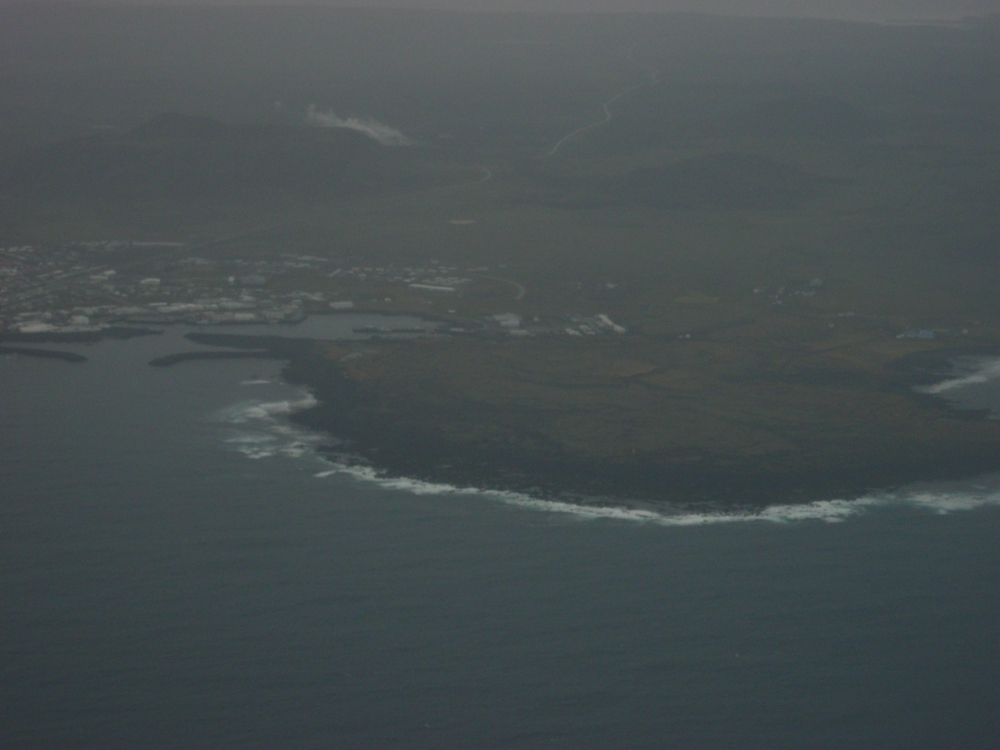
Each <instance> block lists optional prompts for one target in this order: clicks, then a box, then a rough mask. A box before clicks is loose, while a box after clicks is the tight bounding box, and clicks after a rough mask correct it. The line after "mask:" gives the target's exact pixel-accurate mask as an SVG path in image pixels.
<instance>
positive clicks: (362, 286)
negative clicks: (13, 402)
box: [0, 4, 1000, 503]
mask: <svg viewBox="0 0 1000 750" xmlns="http://www.w3.org/2000/svg"><path fill="white" fill-rule="evenodd" d="M490 7H494V6H490ZM497 7H499V6H497ZM553 7H554V6H553ZM706 7H707V6H706ZM743 7H746V6H743ZM769 7H770V8H772V9H773V10H774V12H779V11H780V8H779V7H778V6H777V5H775V6H769ZM787 7H788V8H791V6H787ZM810 7H815V8H817V9H820V8H822V9H823V10H824V13H826V14H827V15H830V14H834V10H836V12H837V13H843V14H848V15H850V14H853V13H855V8H854V6H850V5H847V4H840V5H837V6H834V5H832V4H831V5H823V6H820V5H819V4H817V5H816V6H806V5H799V6H796V8H795V12H796V13H799V12H803V13H804V12H808V13H812V12H813V11H811V10H808V8H810ZM857 7H859V8H860V6H857ZM879 7H883V8H885V9H887V10H888V9H890V6H888V5H886V6H879ZM914 7H916V6H914ZM936 7H937V6H934V7H932V6H931V5H927V6H926V10H927V12H930V11H932V10H935V8H936ZM951 7H954V6H951ZM970 8H971V7H970ZM730 9H731V8H730ZM971 9H973V10H974V8H971ZM719 10H720V11H722V10H726V8H723V7H722V6H719ZM768 12H770V11H768ZM816 12H817V13H819V12H820V11H819V10H817V11H816ZM0 17H2V18H3V19H4V21H5V22H3V23H0V28H2V29H3V31H0V48H2V49H3V50H5V52H4V54H5V55H6V60H5V63H6V66H5V69H6V70H7V71H8V73H7V77H6V78H5V80H4V82H3V83H2V84H0V85H2V86H4V91H3V97H2V101H3V102H4V104H3V105H2V106H4V107H5V112H4V114H5V117H4V118H3V123H4V127H5V128H6V130H5V133H4V136H5V137H4V144H5V146H4V151H3V153H2V154H0V156H2V157H3V158H4V163H3V165H2V167H0V179H2V182H0V196H2V204H0V219H2V224H0V233H2V236H0V246H2V247H4V248H5V250H4V253H5V256H4V259H3V261H2V262H3V268H4V269H6V270H5V271H4V276H3V277H2V278H4V282H3V283H4V284H5V286H4V291H3V292H0V296H2V299H0V304H2V307H0V316H2V322H3V325H4V326H5V327H6V328H7V329H8V334H7V335H10V336H16V335H21V334H24V333H26V332H31V331H34V332H36V333H46V334H53V335H55V334H58V333H59V332H60V331H63V330H66V331H70V330H71V329H74V328H80V327H81V326H84V327H87V326H89V327H95V328H99V327H100V326H105V325H111V324H116V325H120V324H122V323H126V322H129V321H131V322H136V321H147V322H150V321H159V322H170V321H185V322H218V321H219V320H223V319H224V320H230V319H234V320H235V319H239V320H243V321H245V322H262V321H272V322H274V321H284V322H290V321H293V320H298V319H301V317H302V316H304V315H306V314H309V313H317V312H320V311H324V312H329V311H330V310H331V308H332V309H336V310H343V309H366V310H372V311H379V312H385V313H407V314H413V313H416V314H420V315H423V316H425V317H427V318H429V319H433V320H434V321H437V322H438V323H439V324H440V326H441V331H440V333H441V334H442V335H440V336H438V337H434V338H430V339H422V340H420V341H409V340H400V339H398V337H396V340H391V341H381V342H378V343H376V344H371V343H369V344H365V345H353V344H352V345H344V344H342V343H337V344H316V345H309V346H308V347H306V348H302V347H299V348H296V349H295V350H294V351H291V350H289V349H287V346H286V345H284V344H276V343H274V342H269V341H261V340H259V339H254V340H249V339H248V340H247V341H244V342H243V343H242V344H241V343H240V342H239V341H235V342H234V341H231V340H226V341H225V342H224V343H226V344H227V345H229V346H246V347H252V348H255V349H260V348H268V347H272V348H274V347H277V348H279V349H281V347H286V348H284V349H281V352H279V353H281V354H282V356H289V357H291V358H292V359H293V360H294V364H293V366H292V367H291V371H290V372H291V375H292V376H293V377H295V378H298V379H300V380H301V381H302V382H305V383H308V384H309V385H310V386H312V387H313V388H314V389H315V390H316V392H317V394H318V395H319V396H320V397H321V402H322V404H321V406H320V407H319V408H317V409H316V410H314V411H313V412H311V413H310V415H309V416H308V417H304V418H305V419H308V420H309V421H310V423H312V424H314V425H315V426H319V427H324V426H329V425H337V428H336V429H338V430H339V431H340V432H339V434H338V437H341V438H344V439H345V440H348V441H349V444H350V445H351V450H352V451H353V452H354V454H355V455H356V456H361V457H364V458H365V459H367V460H369V461H372V462H374V463H375V464H376V465H380V466H384V467H386V468H388V469H390V470H392V471H396V472H400V473H405V474H407V475H410V476H414V475H415V476H421V477H424V478H428V479H447V480H449V481H451V480H453V481H459V480H461V481H463V482H470V483H473V484H476V483H478V484H484V483H485V484H488V485H490V486H504V487H516V488H520V489H524V488H542V489H544V490H545V491H558V490H560V489H571V490H575V491H577V492H582V493H588V492H589V493H594V494H601V495H611V496H617V497H623V498H624V497H628V498H639V499H654V500H663V499H667V500H678V499H679V498H681V497H682V496H683V498H687V499H688V500H697V501H703V500H705V501H727V502H732V501H733V497H734V489H735V488H739V501H741V502H747V503H758V502H764V501H765V499H773V498H774V497H775V496H776V495H778V496H783V497H787V498H790V499H795V500H798V499H813V498H815V497H818V496H829V495H835V494H837V493H857V492H861V491H864V490H865V489H866V488H867V487H871V486H880V485H884V484H891V483H896V482H900V481H907V480H911V479H919V478H927V479H930V478H939V477H945V476H959V475H962V474H965V473H969V472H973V471H978V470H982V469H984V468H991V467H992V466H993V463H992V462H993V461H994V460H995V458H994V457H995V456H996V448H997V446H998V445H1000V427H998V425H997V423H996V422H993V421H989V420H986V419H982V418H979V417H978V416H977V415H958V414H956V413H954V412H953V411H950V410H949V409H948V408H947V407H946V406H945V405H944V404H943V403H942V402H940V401H937V400H935V399H933V398H931V397H930V396H928V395H927V394H926V393H924V394H920V393H917V392H915V391H913V390H912V388H911V386H912V385H914V384H915V383H917V382H918V381H921V380H925V379H927V378H929V377H931V376H932V375H933V374H934V373H933V372H930V373H928V372H923V373H920V372H917V371H916V370H915V368H916V366H917V365H919V364H921V363H923V365H925V366H927V367H931V369H932V370H934V368H940V367H941V366H942V365H941V361H942V360H943V358H944V357H945V356H946V355H948V354H949V353H956V352H984V351H992V350H993V349H994V348H995V347H996V346H997V345H998V344H1000V314H998V312H997V310H996V304H995V302H996V292H997V283H998V278H997V274H998V258H1000V252H998V248H997V241H996V237H997V236H998V231H1000V218H998V217H1000V205H998V204H997V201H998V195H1000V191H998V189H997V186H998V185H1000V171H998V169H1000V157H998V153H997V150H996V142H997V136H998V134H1000V98H998V97H997V96H996V92H997V91H998V90H1000V47H998V43H997V42H998V28H1000V27H998V25H997V24H996V23H995V22H994V21H990V20H988V19H978V20H975V21H970V22H968V23H963V24H960V25H955V26H948V25H944V26H936V25H930V26H919V25H899V26H896V25H874V24H870V25H869V24H858V23H842V22H837V21H824V20H809V19H779V20H776V19H771V18H752V19H748V18H734V17H713V16H708V15H670V14H646V15H642V14H614V15H599V14H583V13H581V14H540V15H532V14H518V13H497V14H473V13H451V12H441V11H424V10H387V9H375V10H366V9H329V8H303V7H296V8H276V7H271V8H261V7H254V8H249V7H227V8H217V7H206V8H190V7H185V8H181V7H155V8H125V7H120V8H110V7H93V8H89V7H62V8H60V9H59V10H58V11H53V10H51V9H49V8H46V7H43V6H20V7H9V8H4V9H3V10H2V12H0ZM25 248H28V249H25ZM237 316H242V317H237ZM84 320H85V321H86V322H81V321H84ZM74 321H76V322H74ZM19 332H20V333H19ZM390 333H391V332H390ZM205 341H206V342H207V341H208V340H205ZM216 343H219V342H216Z"/></svg>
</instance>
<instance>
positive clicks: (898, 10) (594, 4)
mask: <svg viewBox="0 0 1000 750" xmlns="http://www.w3.org/2000/svg"><path fill="white" fill-rule="evenodd" d="M63 1H64V0H63ZM50 2H52V0H0V5H13V4H21V3H27V4H48V3H50ZM68 2H69V3H71V4H80V5H323V6H333V7H342V6H354V7H388V8H446V9H449V10H468V11H497V10H499V11H509V10H515V11H540V12H565V11H605V12H607V11H611V12H614V11H647V12H649V11H652V12H666V13H669V12H701V13H713V14H720V15H744V16H747V15H750V16H785V17H797V18H839V19H851V20H867V21H900V20H929V19H944V20H957V19H961V18H964V17H967V16H982V15H990V14H1000V0H68Z"/></svg>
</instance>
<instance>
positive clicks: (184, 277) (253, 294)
mask: <svg viewBox="0 0 1000 750" xmlns="http://www.w3.org/2000/svg"><path fill="white" fill-rule="evenodd" d="M188 250H189V247H188V245H187V244H186V243H182V242H158V241H155V242H154V241H126V240H102V241H84V242H75V243H67V244H64V245H61V246H56V247H51V248H43V247H40V246H34V245H23V246H11V247H3V248H0V332H2V331H7V332H9V333H12V334H41V333H80V332H92V331H99V330H101V329H102V328H106V327H109V326H112V325H122V324H125V325H128V324H146V325H150V324H152V325H168V324H189V325H224V324H294V323H298V322H300V321H302V320H303V319H304V318H305V317H306V315H308V314H319V313H330V312H345V311H353V312H377V313H384V314H404V313H409V314H413V313H416V314H419V315H422V316H423V317H428V318H432V319H438V320H440V323H441V325H440V326H439V327H438V328H437V329H436V330H437V332H438V333H441V334H471V333H479V334H483V333H485V334H488V335H496V334H502V335H509V336H514V337H520V336H539V335H564V336H577V337H583V336H597V335H601V334H618V335H621V334H625V333H627V332H628V329H627V328H626V327H625V326H623V325H620V324H619V323H617V322H615V321H614V320H612V318H611V317H610V316H609V315H608V314H607V313H597V314H591V315H586V314H565V315H563V316H558V317H553V316H545V317H544V318H543V317H541V316H525V315H521V314H518V313H515V312H508V311H503V312H490V311H486V312H482V311H481V310H480V312H478V313H477V314H476V315H475V316H472V317H470V316H469V315H468V313H467V312H464V311H463V312H462V313H461V314H460V312H459V310H458V309H456V308H455V307H448V306H447V305H445V307H444V308H443V309H441V310H437V309H429V308H432V307H433V306H434V305H435V304H437V306H438V307H440V304H439V303H440V302H441V301H442V300H462V299H463V298H466V297H467V296H468V297H477V296H481V295H482V294H483V292H484V290H486V291H487V292H488V293H490V294H492V295H494V296H495V295H497V294H499V296H500V301H502V300H503V299H505V298H509V299H510V300H512V301H519V300H521V299H522V298H523V297H524V296H525V294H526V293H527V290H526V289H525V288H524V287H523V286H522V285H521V284H519V283H517V282H515V281H511V280H508V279H505V278H502V277H501V276H500V275H499V274H502V273H503V272H504V270H505V267H504V266H503V265H500V266H498V267H496V268H491V267H488V266H479V267H471V268H464V269H463V268H458V267H454V266H448V265H444V264H442V263H440V262H438V261H437V260H434V259H430V260H429V261H428V263H427V266H426V267H419V268H417V267H408V266H407V267H397V266H394V265H391V264H390V265H387V266H371V265H366V264H365V263H364V261H363V260H361V259H359V258H356V257H350V258H334V257H317V256H313V255H297V254H291V253H286V254H283V255H280V256H279V257H277V258H276V259H274V258H273V259H268V260H259V259H247V258H240V257H227V258H225V259H210V258H204V257H200V256H197V255H192V254H189V252H188ZM154 274H155V275H154ZM387 295H391V296H387ZM477 307H478V308H480V309H481V308H482V305H478V306H477ZM369 332H375V333H381V334H386V333H393V332H394V329H392V328H391V327H390V328H385V329H381V328H380V329H378V330H376V331H369Z"/></svg>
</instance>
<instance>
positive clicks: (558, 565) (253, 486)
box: [0, 316, 1000, 750]
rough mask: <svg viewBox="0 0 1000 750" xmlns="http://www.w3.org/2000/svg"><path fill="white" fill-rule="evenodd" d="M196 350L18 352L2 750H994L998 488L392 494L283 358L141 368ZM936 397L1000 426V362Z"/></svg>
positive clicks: (1, 399)
mask: <svg viewBox="0 0 1000 750" xmlns="http://www.w3.org/2000/svg"><path fill="white" fill-rule="evenodd" d="M385 324H386V322H385V319H384V318H383V319H375V320H372V319H364V318H362V317H360V316H357V317H355V316H337V317H336V318H334V317H330V318H328V319H325V320H324V321H323V324H322V325H323V326H324V329H323V330H324V333H323V335H337V332H338V330H339V331H340V332H341V333H345V334H346V333H347V332H349V330H350V328H351V327H352V326H357V325H385ZM311 325H314V326H315V325H317V324H315V323H313V324H311ZM337 326H340V328H339V329H338V328H337ZM199 330H201V329H199ZM240 330H242V331H246V332H248V333H249V332H251V329H247V328H241V329H234V331H235V332H239V331H240ZM276 330H277V332H279V333H283V334H287V335H294V332H295V330H296V329H294V328H288V327H281V328H280V329H276ZM297 330H299V331H304V330H306V329H305V328H303V329H297ZM309 330H311V329H309ZM184 332H185V329H181V328H175V329H171V330H168V331H167V333H165V334H164V335H163V336H151V337H144V338H139V339H133V340H130V341H106V342H102V343H100V344H96V345H91V346H76V345H74V346H57V345H49V344H47V345H41V347H42V348H46V349H65V350H69V351H76V352H79V353H82V354H84V355H86V356H87V357H89V358H90V361H89V362H87V363H84V364H73V363H68V362H64V361H59V360H42V359H34V358H28V357H23V356H17V355H15V356H3V357H0V556H2V557H0V559H2V568H0V571H2V575H0V706H2V711H0V715H2V718H0V748H4V749H5V750H6V749H9V748H45V749H46V750H58V749H59V748H74V749H77V748H95V749H97V748H101V749H106V748H227V749H228V748H365V749H367V748H459V749H465V748H469V749H472V748H477V749H483V748H504V749H507V748H510V749H519V748H549V747H566V748H684V749H686V748H734V749H737V748H797V749H798V748H878V749H879V750H887V749H889V748H901V749H902V748H907V749H909V748H959V749H962V748H964V749H973V748H995V747H997V746H998V744H1000V709H998V687H997V686H998V685H1000V594H998V592H1000V476H985V477H978V478H975V479H971V480H969V481H965V482H951V483H942V484H929V485H922V486H916V487H907V488H898V489H895V490H892V491H885V492H873V493H872V494H871V495H869V496H867V497H865V498H861V499H860V500H856V501H846V500H845V501H842V502H831V503H818V504H814V505H811V506H798V507H794V506H775V507H772V508H770V509H768V510H766V511H764V512H763V513H762V514H760V515H756V516H748V515H741V516H727V515H724V514H718V515H716V514H700V515H695V514H681V515H676V514H675V515H671V514H669V513H658V512H653V511H629V510H623V509H616V508H608V509H593V508H578V507H576V506H574V505H572V504H571V503H558V502H546V501H542V500H539V499H536V498H531V497H528V496H524V495H517V494H512V493H491V492H478V491H474V490H468V491H467V490H462V489H461V488H452V487H447V486H439V485H429V484H424V483H419V482H412V481H409V480H405V479H398V478H397V479H387V478H385V477H381V476H379V475H378V474H377V473H375V472H372V471H368V470H364V469H351V468H350V467H344V466H337V465H335V464H332V463H330V462H329V461H327V460H325V459H324V458H322V456H321V455H320V454H319V453H318V452H317V448H318V447H320V445H321V444H322V443H323V442H324V441H326V440H327V439H328V438H327V437H325V436H322V435H318V434H314V433H308V432H304V431H302V430H300V429H298V428H295V427H293V426H291V425H290V424H289V423H288V422H287V415H288V414H289V413H291V412H293V411H294V410H296V409H301V408H307V407H308V406H309V404H310V403H311V402H312V400H311V396H310V395H309V393H308V392H307V391H304V390H301V389H298V388H295V387H292V386H289V385H286V384H283V383H282V382H281V381H280V379H279V377H278V375H279V373H280V370H281V366H282V365H281V364H280V363H276V362H273V361H263V360H262V361H257V360H227V361H195V362H187V363H184V364H180V365H177V366H174V367H170V368H154V367H150V366H148V364H147V362H148V361H149V360H151V359H153V358H154V357H158V356H163V355H166V354H172V353H176V352H178V351H192V350H198V349H200V348H201V347H199V346H197V345H195V344H192V343H191V342H187V341H185V340H183V338H182V334H183V333H184ZM253 332H254V333H258V332H259V331H256V330H255V331H253ZM310 335H317V334H315V332H313V333H312V334H310ZM948 381H949V382H952V383H955V384H953V385H950V386H948V387H943V388H941V389H940V390H939V391H938V393H939V394H940V395H942V396H947V397H949V398H955V399H959V400H960V401H961V402H962V403H963V404H965V405H967V406H973V407H977V408H994V409H997V410H998V411H1000V366H998V365H997V362H996V361H991V360H975V359H970V360H963V361H961V362H959V363H957V364H956V372H955V373H954V376H953V377H950V378H948ZM958 381H962V382H960V383H959V382H958ZM998 466H1000V457H998Z"/></svg>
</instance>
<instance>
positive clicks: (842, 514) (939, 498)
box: [314, 464, 1000, 526]
mask: <svg viewBox="0 0 1000 750" xmlns="http://www.w3.org/2000/svg"><path fill="white" fill-rule="evenodd" d="M335 474H347V475H349V476H351V477H353V478H354V479H356V480H358V481H363V482H371V483H373V484H376V485H378V486H379V487H381V488H383V489H387V490H398V491H403V492H409V493H411V494H414V495H472V496H479V497H486V498H490V499H493V500H499V501H500V502H503V503H505V504H507V505H513V506H517V507H521V508H526V509H529V510H536V511H542V512H548V513H564V514H570V515H574V516H577V517H578V518H581V519H585V520H596V519H612V520H621V521H632V522H639V523H654V524H657V525H661V526H705V525H709V524H720V523H753V522H758V523H760V522H764V523H795V522H803V521H822V522H825V523H841V522H843V521H845V520H847V519H848V518H850V517H852V516H856V515H859V514H861V513H864V512H865V511H867V510H869V509H872V508H876V507H888V506H893V505H897V506H899V505H909V506H912V507H918V508H923V509H926V510H931V511H933V512H935V513H938V514H940V515H946V514H949V513H954V512H958V511H970V510H975V509H977V508H982V507H984V506H1000V486H994V487H989V486H983V485H977V486H974V487H973V488H971V489H970V488H968V487H959V486H957V485H952V486H950V487H949V486H945V485H942V486H940V487H938V488H927V487H924V488H921V489H916V488H915V489H912V490H908V491H901V492H887V493H881V494H871V495H866V496H864V497H860V498H857V499H854V500H818V501H816V502H812V503H805V504H790V505H771V506H768V507H765V508H763V509H761V510H759V511H734V512H725V511H718V512H678V513H669V512H658V511H654V510H645V509H638V508H628V507H622V506H614V505H583V504H578V503H573V502H568V501H563V500H545V499H541V498H536V497H531V496H530V495H526V494H524V493H520V492H510V491H503V490H483V489H478V488H475V487H456V486H454V485H450V484H443V483H435V482H425V481H422V480H419V479H410V478H407V477H389V476H386V475H385V474H384V473H383V472H381V471H379V470H377V469H373V468H371V467H368V466H351V465H348V464H336V465H335V467H334V468H333V469H327V470H324V471H321V472H318V473H316V474H314V476H315V477H316V478H317V479H323V478H326V477H329V476H333V475H335ZM995 479H996V481H997V482H1000V476H998V477H996V478H995Z"/></svg>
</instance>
